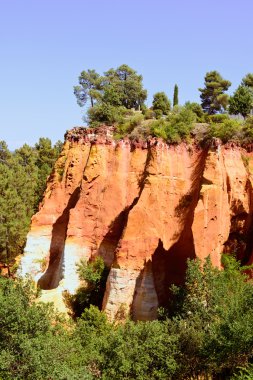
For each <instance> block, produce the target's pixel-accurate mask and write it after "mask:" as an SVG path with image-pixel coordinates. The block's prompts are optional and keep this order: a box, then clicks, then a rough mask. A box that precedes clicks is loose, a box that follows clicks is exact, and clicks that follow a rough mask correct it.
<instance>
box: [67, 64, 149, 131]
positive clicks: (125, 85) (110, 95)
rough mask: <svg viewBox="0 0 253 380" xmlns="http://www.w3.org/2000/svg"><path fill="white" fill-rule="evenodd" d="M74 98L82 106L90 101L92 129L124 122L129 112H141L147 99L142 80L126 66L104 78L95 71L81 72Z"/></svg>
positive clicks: (111, 70) (109, 71) (106, 73)
mask: <svg viewBox="0 0 253 380" xmlns="http://www.w3.org/2000/svg"><path fill="white" fill-rule="evenodd" d="M74 94H75V96H76V98H77V102H78V104H79V105H80V106H84V105H85V104H86V102H87V100H88V99H90V104H91V107H90V108H89V109H88V120H89V122H90V124H91V125H93V126H96V125H98V124H99V123H108V124H111V123H114V122H118V121H120V120H122V116H124V114H125V113H126V111H127V110H129V109H131V108H133V109H138V108H139V107H141V106H142V105H143V104H144V101H145V100H146V98H147V91H146V90H145V89H144V88H143V84H142V76H141V75H138V74H137V72H136V71H135V70H133V69H132V68H131V67H129V66H127V65H121V66H119V67H118V68H117V69H110V70H108V71H106V72H105V73H104V75H103V76H100V75H99V74H98V73H96V72H95V70H88V71H82V72H81V75H80V76H79V85H78V86H75V87H74Z"/></svg>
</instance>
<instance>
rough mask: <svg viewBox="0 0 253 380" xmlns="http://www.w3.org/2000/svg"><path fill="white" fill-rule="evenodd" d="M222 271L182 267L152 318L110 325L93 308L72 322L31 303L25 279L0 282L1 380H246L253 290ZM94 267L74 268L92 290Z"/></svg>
mask: <svg viewBox="0 0 253 380" xmlns="http://www.w3.org/2000/svg"><path fill="white" fill-rule="evenodd" d="M223 265H224V270H218V269H216V268H214V267H213V266H212V264H211V262H210V260H209V259H207V260H206V262H205V263H204V266H202V265H201V263H200V262H199V261H198V260H196V261H189V263H188V270H187V273H186V281H185V286H184V287H182V288H178V287H175V286H174V287H172V293H173V295H174V297H173V300H172V302H171V303H170V307H169V309H168V310H161V311H160V315H161V317H160V320H157V321H151V322H132V321H130V320H127V321H126V322H125V323H117V321H116V322H115V323H110V322H109V321H108V320H107V318H106V316H105V314H104V313H103V312H100V311H99V310H98V308H96V307H95V306H90V307H88V305H87V307H86V308H85V309H84V311H83V313H82V315H81V317H80V318H78V319H77V321H76V322H75V323H73V322H72V321H71V320H68V321H67V320H65V319H63V318H62V317H60V316H59V315H56V314H55V313H54V312H53V310H52V308H51V307H50V306H49V305H45V304H40V303H38V302H34V301H35V300H36V295H37V294H36V290H35V288H34V287H33V286H32V283H31V282H30V281H29V280H25V281H20V280H16V281H13V280H9V279H6V278H0V305H1V308H0V378H1V379H7V380H8V379H17V380H18V379H20V380H23V379H41V380H42V379H43V380H58V379H59V380H68V379H69V380H72V379H104V380H120V379H122V380H126V379H128V380H144V379H150V380H176V379H177V380H183V379H196V380H197V379H200V378H203V379H204V378H206V379H237V380H241V379H251V377H250V376H251V375H252V367H251V364H250V363H251V361H252V359H253V331H252V323H253V286H252V281H251V280H249V279H248V278H247V276H246V274H244V272H245V268H242V267H240V264H239V263H238V262H236V261H235V259H233V257H230V256H224V258H223ZM102 266H103V265H102V264H101V262H100V261H95V262H93V263H92V264H90V265H83V264H82V265H81V266H80V273H81V276H84V277H85V278H86V279H87V278H89V281H90V283H93V284H97V285H98V282H99V281H100V279H101V275H102V272H103V270H102Z"/></svg>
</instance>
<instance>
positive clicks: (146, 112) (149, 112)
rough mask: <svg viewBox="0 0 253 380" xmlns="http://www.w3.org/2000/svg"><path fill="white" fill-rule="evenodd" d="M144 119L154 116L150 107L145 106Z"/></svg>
mask: <svg viewBox="0 0 253 380" xmlns="http://www.w3.org/2000/svg"><path fill="white" fill-rule="evenodd" d="M143 115H144V118H145V120H149V119H154V118H155V112H154V111H153V110H152V109H151V108H147V109H146V110H145V111H144V112H143Z"/></svg>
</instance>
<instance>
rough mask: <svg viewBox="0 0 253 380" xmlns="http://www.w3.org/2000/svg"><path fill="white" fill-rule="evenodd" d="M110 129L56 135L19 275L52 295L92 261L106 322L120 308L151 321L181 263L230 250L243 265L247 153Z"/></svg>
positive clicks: (248, 208) (247, 247)
mask: <svg viewBox="0 0 253 380" xmlns="http://www.w3.org/2000/svg"><path fill="white" fill-rule="evenodd" d="M112 132H113V130H112V128H108V127H107V128H106V127H102V128H100V129H97V130H89V129H82V128H75V129H73V130H71V131H69V132H68V133H67V134H66V136H65V137H66V142H65V145H64V149H63V152H62V154H61V156H60V158H59V160H58V161H57V163H56V165H55V169H54V172H53V173H52V175H51V177H50V179H49V181H48V186H47V190H46V193H45V196H44V200H43V203H42V205H41V207H40V210H39V212H38V213H37V214H36V215H35V216H34V217H33V219H32V226H31V231H30V232H29V234H28V239H27V245H26V249H25V255H24V257H23V259H22V263H21V270H20V271H21V274H23V275H24V274H25V273H29V274H32V275H33V277H34V278H35V279H36V280H37V281H38V283H39V285H40V287H41V288H42V289H43V295H44V298H45V299H47V295H49V294H50V292H51V293H52V292H53V291H54V292H56V290H57V297H58V298H59V297H60V294H61V291H63V290H68V291H69V292H74V291H75V290H76V289H77V287H78V285H79V279H78V275H77V273H76V263H78V262H79V261H80V259H81V258H85V259H86V260H89V259H90V258H92V257H94V256H96V255H101V256H102V257H103V258H104V260H105V263H106V264H107V265H108V266H109V267H110V268H111V269H110V273H109V276H108V280H107V287H106V292H105V295H104V301H103V308H104V310H105V311H106V312H107V314H108V316H109V317H110V318H114V317H115V316H116V315H117V314H118V313H120V312H121V311H122V310H123V309H124V311H125V312H127V313H129V312H131V313H132V316H133V318H134V319H139V320H148V319H153V318H155V317H156V312H157V307H158V305H163V304H166V302H167V301H168V294H169V286H170V285H171V284H172V283H177V284H178V283H182V282H183V281H184V275H185V269H186V262H187V259H188V258H195V257H199V258H200V259H204V258H205V257H207V256H208V255H210V256H211V260H212V262H213V263H214V264H215V265H217V266H218V267H220V266H221V253H222V252H224V251H227V252H231V251H236V253H237V255H238V257H239V258H240V259H242V260H243V261H244V262H245V263H246V262H249V261H250V260H251V251H252V243H251V239H250V235H251V231H252V227H253V223H252V177H251V174H250V171H251V166H250V164H249V165H248V166H247V162H248V161H249V162H250V158H251V153H247V152H246V151H245V150H244V149H242V148H239V147H236V146H227V147H226V146H221V145H220V143H219V141H214V142H213V144H212V146H210V147H209V148H206V149H200V148H198V147H197V146H191V145H187V144H185V143H182V144H180V145H178V146H169V145H167V144H166V143H164V142H162V141H160V140H159V139H149V140H148V141H147V142H130V141H129V140H127V139H125V140H122V141H119V142H115V141H114V140H113V138H112ZM243 156H245V157H246V156H248V157H249V159H245V158H243ZM251 261H252V260H251ZM42 262H43V264H46V269H45V270H44V272H42V270H41V263H42ZM54 294H55V293H54ZM49 297H50V296H49ZM51 299H52V296H51ZM53 299H55V297H53Z"/></svg>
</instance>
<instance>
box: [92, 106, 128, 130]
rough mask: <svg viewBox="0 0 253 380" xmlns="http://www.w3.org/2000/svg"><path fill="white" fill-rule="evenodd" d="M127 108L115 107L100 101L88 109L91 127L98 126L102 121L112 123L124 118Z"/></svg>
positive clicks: (121, 120)
mask: <svg viewBox="0 0 253 380" xmlns="http://www.w3.org/2000/svg"><path fill="white" fill-rule="evenodd" d="M126 112H127V109H126V108H125V107H122V106H121V107H114V106H112V105H110V104H106V103H98V104H96V105H95V106H94V107H92V108H89V110H88V119H89V123H90V126H91V127H96V126H98V125H100V124H101V123H105V124H108V125H111V124H113V123H120V122H123V120H124V115H125V114H126Z"/></svg>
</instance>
